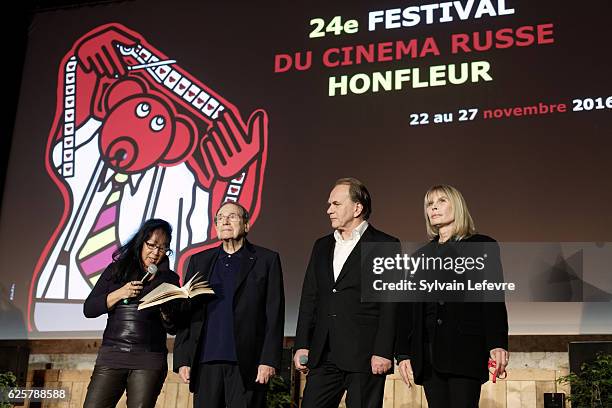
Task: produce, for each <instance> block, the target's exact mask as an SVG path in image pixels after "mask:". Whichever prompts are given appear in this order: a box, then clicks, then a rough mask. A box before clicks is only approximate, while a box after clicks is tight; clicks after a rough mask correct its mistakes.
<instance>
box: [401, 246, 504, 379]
mask: <svg viewBox="0 0 612 408" xmlns="http://www.w3.org/2000/svg"><path fill="white" fill-rule="evenodd" d="M463 242H485V243H489V244H487V248H491V249H493V248H495V249H496V250H497V251H499V248H498V247H497V245H496V244H495V245H493V246H491V245H490V243H495V240H494V239H492V238H490V237H488V236H486V235H479V234H477V235H473V236H471V237H469V238H466V239H464V240H463ZM436 245H437V240H434V241H432V242H431V243H430V244H428V245H427V246H425V248H422V249H421V251H424V252H426V253H428V254H429V255H432V252H435V251H436V250H435V246H436ZM489 257H490V259H491V258H492V259H493V260H494V262H497V263H498V264H497V265H493V267H492V270H494V271H499V273H501V263H500V258H499V252H497V253H496V254H489ZM496 273H497V272H496ZM497 279H503V278H502V277H497ZM425 308H426V304H425V303H422V302H420V303H403V304H401V305H400V306H399V310H398V330H397V341H396V355H397V357H398V360H400V361H401V360H404V359H407V358H409V359H410V364H411V365H412V370H413V372H414V378H415V382H416V383H417V384H422V381H423V362H424V358H425V353H427V352H429V351H428V350H425V346H424V344H425ZM435 308H436V312H437V316H436V325H435V330H434V335H433V339H429V341H430V342H431V345H432V358H433V360H432V364H433V366H434V367H435V368H436V370H438V371H441V372H445V373H448V374H453V375H458V376H466V377H472V378H478V379H480V381H481V382H482V383H485V382H487V380H488V378H489V371H488V369H487V361H488V359H489V351H490V350H492V349H494V348H498V347H500V348H503V349H505V350H508V314H507V312H506V304H505V303H502V302H495V303H493V302H490V303H482V302H463V303H460V302H447V303H444V302H438V303H437V304H436V305H435Z"/></svg>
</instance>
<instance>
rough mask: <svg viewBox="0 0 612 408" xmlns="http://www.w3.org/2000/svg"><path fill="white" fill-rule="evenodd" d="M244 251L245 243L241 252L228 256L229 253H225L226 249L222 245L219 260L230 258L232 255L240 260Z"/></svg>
mask: <svg viewBox="0 0 612 408" xmlns="http://www.w3.org/2000/svg"><path fill="white" fill-rule="evenodd" d="M243 249H244V243H243V244H242V246H241V247H240V249H239V250H237V251H236V252H234V253H233V254H228V253H227V252H225V249H223V244H221V252H220V253H219V258H228V257H229V256H230V255H231V256H232V257H236V258H238V259H240V258H241V257H242V254H243V251H242V250H243Z"/></svg>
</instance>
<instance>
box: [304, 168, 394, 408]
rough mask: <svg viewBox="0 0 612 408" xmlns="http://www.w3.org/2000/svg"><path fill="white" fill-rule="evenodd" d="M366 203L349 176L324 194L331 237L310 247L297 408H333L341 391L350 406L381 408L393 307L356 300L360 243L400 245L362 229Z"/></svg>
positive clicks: (389, 361)
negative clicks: (302, 374)
mask: <svg viewBox="0 0 612 408" xmlns="http://www.w3.org/2000/svg"><path fill="white" fill-rule="evenodd" d="M371 203H372V202H371V198H370V194H369V192H368V190H367V188H366V187H365V186H364V185H363V184H362V183H361V182H360V181H359V180H356V179H354V178H343V179H340V180H338V181H337V182H336V184H335V186H334V188H333V189H332V191H331V193H330V196H329V202H328V205H329V207H328V210H327V214H328V215H329V218H330V221H331V226H332V228H333V229H334V233H333V234H330V235H327V236H324V237H323V238H320V239H318V240H317V241H316V242H315V244H314V248H313V250H312V255H311V257H310V262H309V264H308V269H307V270H306V276H305V277H304V285H303V287H302V298H301V301H300V312H299V318H298V324H297V333H296V339H295V348H296V349H297V351H296V352H295V355H294V363H295V366H296V367H297V368H298V370H301V371H304V372H306V371H308V377H307V381H306V388H305V389H304V398H303V401H302V407H303V408H313V407H316V408H326V407H337V406H338V404H339V403H340V400H341V398H342V395H343V393H344V391H345V390H346V391H347V397H346V404H347V407H349V408H351V407H382V400H383V392H384V386H385V375H386V373H388V372H389V371H390V370H392V367H393V364H392V356H393V345H394V338H395V315H396V314H395V305H394V304H393V303H374V302H363V303H362V302H361V279H362V276H361V273H362V272H361V254H362V251H364V247H365V245H362V244H368V243H387V245H392V246H396V245H397V247H398V248H399V241H398V240H397V238H394V237H392V236H390V235H387V234H385V233H384V232H381V231H378V230H376V229H375V228H374V227H372V226H371V225H370V224H368V221H367V220H368V218H369V216H370V213H371V211H372V210H371V209H372V204H371ZM389 243H390V244H389ZM383 245H384V244H383ZM364 273H366V272H365V271H364ZM306 360H307V363H305V361H306Z"/></svg>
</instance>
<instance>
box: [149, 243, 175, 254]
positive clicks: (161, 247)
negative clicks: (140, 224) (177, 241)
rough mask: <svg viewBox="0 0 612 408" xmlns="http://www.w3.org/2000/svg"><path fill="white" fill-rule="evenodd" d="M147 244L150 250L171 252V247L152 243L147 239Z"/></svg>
mask: <svg viewBox="0 0 612 408" xmlns="http://www.w3.org/2000/svg"><path fill="white" fill-rule="evenodd" d="M145 245H146V246H147V248H149V251H153V250H155V249H157V250H158V251H159V252H161V253H164V254H166V255H167V254H168V253H170V248H168V247H167V246H160V245H155V244H152V243H150V242H146V241H145Z"/></svg>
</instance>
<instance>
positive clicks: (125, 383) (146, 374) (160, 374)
mask: <svg viewBox="0 0 612 408" xmlns="http://www.w3.org/2000/svg"><path fill="white" fill-rule="evenodd" d="M167 374H168V370H130V369H127V368H109V367H100V366H95V367H94V371H93V373H92V374H91V381H90V382H89V386H88V387H87V396H86V397H85V403H84V404H83V407H84V408H114V407H115V406H117V402H119V400H120V399H121V396H122V395H123V392H124V391H127V406H128V408H153V407H155V402H156V401H157V397H158V395H159V393H160V391H161V389H162V386H163V385H164V380H165V379H166V375H167Z"/></svg>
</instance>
